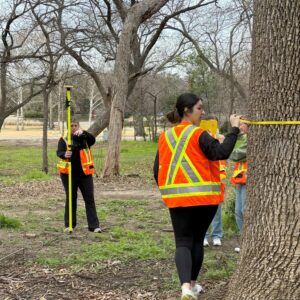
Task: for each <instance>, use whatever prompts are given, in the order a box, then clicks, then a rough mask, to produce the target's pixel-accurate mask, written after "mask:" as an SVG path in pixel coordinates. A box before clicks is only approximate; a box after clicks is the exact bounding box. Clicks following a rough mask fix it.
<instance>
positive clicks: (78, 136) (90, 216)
mask: <svg viewBox="0 0 300 300" xmlns="http://www.w3.org/2000/svg"><path fill="white" fill-rule="evenodd" d="M71 139H72V145H71V151H68V150H67V143H66V141H65V139H64V138H63V137H61V138H60V139H59V141H58V146H57V151H56V154H57V156H58V157H60V158H61V159H62V161H63V162H64V161H66V160H71V165H72V223H73V224H72V227H73V228H75V227H76V225H77V218H76V212H77V191H78V188H79V189H80V191H81V193H82V197H83V199H84V202H85V209H86V217H87V222H88V229H89V231H91V232H101V229H100V226H99V220H98V216H97V212H96V206H95V200H94V183H93V176H92V173H93V168H94V166H93V162H92V159H90V164H89V165H88V170H89V171H86V170H84V168H86V167H85V166H84V167H83V164H82V159H81V156H80V153H81V150H83V149H86V150H87V151H86V153H89V150H90V147H91V146H92V145H94V144H95V137H94V136H93V135H92V134H90V133H89V132H87V131H84V130H82V129H81V128H80V125H79V122H78V121H75V120H73V121H72V122H71ZM86 169H87V168H86ZM59 172H60V177H61V181H62V183H63V186H64V189H65V192H66V204H65V216H64V221H65V231H67V230H68V228H69V193H68V174H67V172H64V171H63V170H62V169H59ZM86 173H87V174H86Z"/></svg>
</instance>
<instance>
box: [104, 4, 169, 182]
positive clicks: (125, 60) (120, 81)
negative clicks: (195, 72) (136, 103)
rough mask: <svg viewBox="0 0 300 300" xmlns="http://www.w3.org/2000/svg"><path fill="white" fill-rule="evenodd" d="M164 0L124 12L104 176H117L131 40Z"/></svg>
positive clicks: (115, 70) (138, 5)
mask: <svg viewBox="0 0 300 300" xmlns="http://www.w3.org/2000/svg"><path fill="white" fill-rule="evenodd" d="M166 2H167V0H160V1H154V0H145V1H142V2H139V3H137V4H135V5H134V6H132V7H131V8H130V9H129V10H128V12H127V15H126V19H125V21H124V25H123V30H122V34H121V36H120V40H119V44H118V48H117V56H116V63H115V68H114V75H115V76H114V84H113V93H112V108H111V111H110V120H111V121H110V126H109V143H108V153H109V155H107V156H106V160H105V165H104V170H103V176H105V177H109V176H114V175H119V156H120V142H121V135H122V126H123V116H124V111H125V103H126V98H127V94H128V78H129V63H130V57H131V53H132V51H131V49H132V45H133V40H134V38H135V36H136V33H137V30H138V27H139V25H140V24H141V23H142V22H143V21H144V20H146V19H147V18H149V17H150V16H152V15H153V14H154V13H156V12H157V11H158V10H159V9H160V8H161V7H162V6H164V5H165V3H166Z"/></svg>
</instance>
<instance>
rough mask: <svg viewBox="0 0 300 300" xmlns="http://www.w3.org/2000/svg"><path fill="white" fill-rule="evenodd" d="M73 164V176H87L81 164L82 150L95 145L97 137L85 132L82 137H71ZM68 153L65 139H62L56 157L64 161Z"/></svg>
mask: <svg viewBox="0 0 300 300" xmlns="http://www.w3.org/2000/svg"><path fill="white" fill-rule="evenodd" d="M71 139H72V145H71V151H72V156H71V163H72V174H73V175H75V176H86V175H85V174H84V173H83V170H82V166H81V162H80V150H81V149H86V148H87V147H88V148H90V147H91V146H92V145H94V144H95V142H96V139H95V137H94V136H93V135H92V134H90V133H89V132H87V131H83V133H82V134H81V135H71ZM66 151H67V144H66V141H65V140H64V139H63V138H60V139H59V141H58V145H57V151H56V155H57V156H58V157H60V158H62V159H65V158H66V157H65V153H66Z"/></svg>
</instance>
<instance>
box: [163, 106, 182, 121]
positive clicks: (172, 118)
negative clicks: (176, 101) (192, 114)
mask: <svg viewBox="0 0 300 300" xmlns="http://www.w3.org/2000/svg"><path fill="white" fill-rule="evenodd" d="M166 117H167V119H168V120H169V122H171V123H172V124H176V123H179V122H180V121H181V118H180V116H179V114H178V112H177V109H176V108H175V109H174V110H173V111H170V112H168V113H167V115H166Z"/></svg>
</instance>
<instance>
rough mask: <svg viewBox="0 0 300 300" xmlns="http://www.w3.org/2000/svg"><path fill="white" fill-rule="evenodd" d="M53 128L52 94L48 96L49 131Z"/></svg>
mask: <svg viewBox="0 0 300 300" xmlns="http://www.w3.org/2000/svg"><path fill="white" fill-rule="evenodd" d="M53 128H54V122H53V103H52V93H50V94H49V129H53Z"/></svg>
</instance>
